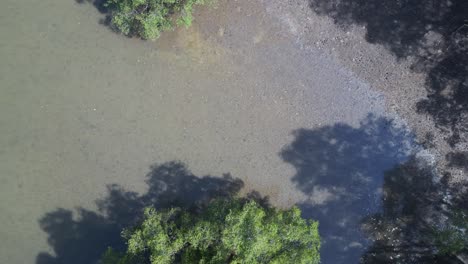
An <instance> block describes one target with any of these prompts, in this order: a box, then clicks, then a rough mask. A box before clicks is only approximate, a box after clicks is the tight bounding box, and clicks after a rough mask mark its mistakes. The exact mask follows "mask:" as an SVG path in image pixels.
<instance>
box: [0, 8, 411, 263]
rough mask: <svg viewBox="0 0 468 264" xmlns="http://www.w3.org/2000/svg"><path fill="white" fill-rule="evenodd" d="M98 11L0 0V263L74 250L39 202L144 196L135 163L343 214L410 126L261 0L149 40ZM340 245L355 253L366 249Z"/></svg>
mask: <svg viewBox="0 0 468 264" xmlns="http://www.w3.org/2000/svg"><path fill="white" fill-rule="evenodd" d="M101 19H103V14H100V13H99V11H98V10H97V9H96V8H95V7H94V6H93V5H92V4H89V3H83V4H79V3H76V2H75V1H73V0H61V1H57V0H42V1H35V0H24V1H13V0H5V1H4V2H3V3H2V8H1V9H0V32H1V33H2V34H1V35H2V37H1V38H0V55H1V56H0V57H1V60H0V93H1V96H0V212H1V213H0V222H1V223H2V225H1V227H0V237H1V239H2V241H3V242H2V246H1V247H0V263H12V264H14V263H18V264H19V263H65V262H64V259H66V257H65V258H63V256H62V259H61V260H60V259H59V260H58V261H56V262H52V261H49V262H47V261H42V262H41V261H40V260H39V259H36V258H37V256H38V254H39V253H40V252H43V254H50V256H52V257H51V258H53V256H56V255H58V254H61V253H63V252H66V251H67V250H72V249H70V248H67V247H73V246H74V245H73V244H70V245H66V244H65V245H60V241H57V237H51V236H50V234H48V232H47V230H49V231H50V229H45V228H44V226H42V228H41V225H40V221H41V219H43V217H44V216H45V215H46V214H47V213H48V212H53V211H54V210H57V209H58V208H64V209H66V210H73V209H74V208H76V207H83V208H87V210H96V209H97V207H96V204H95V200H96V199H99V198H103V197H105V196H106V194H107V192H106V190H107V189H106V185H108V184H114V183H115V184H119V185H121V186H123V187H124V188H126V189H127V190H132V191H136V192H140V193H142V192H145V190H146V189H147V185H146V184H145V175H146V174H147V173H148V172H149V170H150V166H151V165H152V164H155V163H157V164H161V163H164V162H168V161H173V160H178V161H181V162H183V163H185V164H186V165H187V167H188V169H189V170H190V171H191V172H192V173H193V174H194V175H215V176H216V175H222V174H223V173H230V174H231V175H232V176H233V177H235V178H239V179H241V180H242V181H243V182H244V190H243V192H244V193H246V192H248V191H252V190H256V191H258V192H260V193H261V194H262V195H267V196H269V199H270V201H271V203H273V204H275V205H277V206H281V207H287V206H290V205H292V204H295V203H299V204H301V205H304V208H309V209H310V208H311V207H312V209H310V210H312V211H313V210H314V206H316V207H317V206H318V207H320V209H321V210H322V209H324V208H325V207H326V204H327V202H329V201H338V200H339V199H349V196H346V195H344V194H343V193H344V192H346V191H348V192H351V191H352V192H356V193H358V194H359V195H358V196H359V197H361V198H359V199H360V200H359V202H358V203H354V204H353V205H350V207H347V208H346V210H351V211H353V212H352V213H351V215H352V214H353V213H355V214H357V216H356V218H355V219H351V220H349V219H348V220H349V222H350V223H351V224H356V223H357V222H358V220H359V219H360V217H363V216H365V215H368V214H371V213H373V212H375V211H378V210H379V209H378V207H379V203H380V202H379V197H380V196H379V194H378V189H379V188H380V186H381V185H382V183H383V173H384V171H386V170H388V169H390V168H392V167H393V166H395V165H396V164H398V163H400V162H403V161H405V160H406V159H407V157H408V155H409V152H410V148H411V147H410V145H411V144H412V143H411V140H412V139H411V136H410V135H409V134H407V133H406V131H405V129H404V126H402V125H401V123H402V122H392V121H390V119H391V118H390V117H388V115H386V114H385V106H384V103H385V102H384V97H383V96H382V95H381V94H379V93H377V92H375V91H373V90H372V89H371V87H369V86H368V85H367V84H366V83H365V82H363V81H361V80H359V79H358V78H356V77H354V75H353V74H352V73H351V72H349V71H348V70H347V69H346V68H343V67H342V66H341V65H340V64H339V63H337V62H335V61H333V60H332V59H330V58H327V57H326V56H324V55H322V54H321V53H320V52H318V51H314V50H310V49H309V50H305V49H301V47H300V45H299V44H298V43H296V42H295V41H294V38H293V37H292V36H290V35H289V33H288V32H287V30H285V28H283V24H282V23H280V21H281V19H280V20H277V19H276V18H272V17H270V16H269V15H267V14H266V13H265V12H264V11H263V7H262V6H261V4H260V3H256V2H255V1H252V2H249V3H247V1H245V2H242V1H228V2H226V1H220V2H218V3H217V4H216V5H215V6H212V7H203V8H200V9H199V10H198V12H197V14H196V22H195V24H194V26H193V27H191V28H190V29H178V30H176V31H175V32H170V33H166V34H164V35H163V36H162V37H161V39H159V40H158V41H155V42H151V41H147V42H145V41H141V40H138V39H130V38H126V37H123V36H121V35H118V34H116V33H114V32H112V31H111V30H109V28H107V27H106V26H104V25H102V24H100V23H99V21H100V20H101ZM380 142H386V143H388V144H384V145H379V143H380ZM373 148H374V149H373ZM397 148H398V150H397ZM335 157H336V158H335ZM350 157H352V158H350ZM315 172H317V173H316V174H314V173H315ZM336 175H341V176H339V177H338V176H336ZM343 177H344V178H343ZM366 177H367V178H366ZM363 179H364V180H363ZM369 181H370V182H371V183H369V184H368V182H369ZM364 182H365V183H364ZM353 184H354V185H356V184H357V185H359V186H363V184H364V185H365V186H366V187H363V188H361V189H359V190H356V188H355V186H354V185H353ZM350 186H354V187H350ZM347 188H349V189H347ZM366 192H368V193H367V194H366ZM369 193H370V194H369ZM363 195H364V196H366V197H367V198H362V197H363ZM346 197H348V198H346ZM355 207H357V209H355ZM333 208H334V207H331V208H328V209H330V210H332V209H333ZM336 208H338V209H340V210H341V209H343V208H340V207H336ZM309 209H308V210H309ZM306 214H307V213H306ZM309 215H311V216H315V215H316V214H314V213H313V212H311V213H309ZM334 217H336V216H334ZM315 218H320V219H319V220H324V221H327V217H326V216H324V215H322V216H318V215H317V216H315ZM328 220H330V219H328ZM77 221H79V220H77ZM49 225H50V226H52V228H53V223H49ZM329 228H332V229H333V227H329ZM352 228H356V227H355V226H354V227H352ZM326 232H329V231H327V230H325V236H327V233H326ZM332 233H333V232H332ZM55 234H57V233H55ZM322 235H323V234H322ZM64 236H66V235H64ZM334 237H336V234H335V235H334ZM48 239H49V240H48ZM324 239H325V240H327V239H328V238H327V237H325V238H324ZM347 239H350V238H349V237H348V238H347ZM62 240H64V241H66V238H63V237H62ZM345 242H346V243H347V244H348V245H351V247H354V249H353V250H355V252H357V253H356V254H354V253H353V254H351V255H352V257H355V258H357V257H356V256H359V252H361V251H362V250H363V249H364V248H365V246H364V245H362V243H360V242H356V241H351V240H350V241H348V240H346V241H345ZM328 245H335V244H333V243H329V244H328ZM324 247H325V248H327V247H328V248H330V246H327V243H325V244H324ZM348 249H349V247H348V248H346V250H348ZM340 250H341V249H340ZM343 250H344V249H343ZM83 254H84V255H86V253H85V252H83ZM59 257H60V256H59ZM59 257H58V258H59ZM324 260H327V256H324ZM352 262H353V261H352V259H351V262H347V263H352ZM68 263H75V262H68ZM328 263H332V262H331V261H329V262H328Z"/></svg>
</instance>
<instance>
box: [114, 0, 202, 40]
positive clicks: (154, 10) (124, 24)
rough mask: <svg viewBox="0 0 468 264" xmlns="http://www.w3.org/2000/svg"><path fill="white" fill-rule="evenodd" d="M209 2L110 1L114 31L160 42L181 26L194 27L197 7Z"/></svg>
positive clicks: (176, 0)
mask: <svg viewBox="0 0 468 264" xmlns="http://www.w3.org/2000/svg"><path fill="white" fill-rule="evenodd" d="M206 1H207V0H107V1H106V4H105V6H106V7H107V8H108V9H109V12H110V23H111V25H112V27H113V28H114V29H115V30H117V31H119V32H121V33H123V34H125V35H127V36H133V35H136V36H139V37H141V38H143V39H151V40H154V39H157V38H158V37H159V35H160V34H161V32H163V31H166V30H170V29H173V28H174V27H175V26H177V25H185V26H190V25H191V23H192V20H193V16H192V11H193V6H194V5H199V4H204V3H205V2H206Z"/></svg>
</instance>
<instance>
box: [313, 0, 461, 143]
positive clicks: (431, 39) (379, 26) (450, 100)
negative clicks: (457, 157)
mask: <svg viewBox="0 0 468 264" xmlns="http://www.w3.org/2000/svg"><path fill="white" fill-rule="evenodd" d="M310 6H311V8H312V9H313V10H314V11H315V12H316V13H318V14H320V15H327V16H329V17H331V18H332V19H333V20H334V21H335V23H336V24H338V25H340V26H342V27H345V28H346V27H349V26H351V25H360V26H365V29H366V40H367V41H368V42H370V43H375V44H380V45H383V46H384V47H386V48H387V49H388V50H390V51H391V52H392V53H393V54H394V55H395V56H396V57H398V58H408V57H413V58H416V62H415V63H414V65H413V70H414V71H417V72H423V73H425V74H426V76H427V77H426V89H427V98H425V99H423V100H421V101H420V102H418V103H417V110H418V112H420V113H423V114H429V115H430V116H431V117H432V119H433V120H434V122H435V123H436V125H437V126H438V127H439V128H440V129H441V130H442V131H445V132H446V133H447V137H446V138H447V142H449V143H450V144H451V145H452V147H454V146H455V145H456V144H457V143H460V142H467V141H468V138H463V137H464V136H463V135H464V133H465V137H466V133H467V132H468V1H466V0H399V1H396V0H310Z"/></svg>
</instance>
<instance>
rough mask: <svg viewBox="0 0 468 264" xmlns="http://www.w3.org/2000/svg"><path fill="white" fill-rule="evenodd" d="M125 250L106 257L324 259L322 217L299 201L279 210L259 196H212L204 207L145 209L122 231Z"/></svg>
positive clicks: (124, 260) (125, 263)
mask: <svg viewBox="0 0 468 264" xmlns="http://www.w3.org/2000/svg"><path fill="white" fill-rule="evenodd" d="M123 234H124V237H125V238H126V240H127V244H128V249H127V252H126V253H125V254H120V253H118V252H115V251H113V250H112V249H110V250H108V251H107V252H106V254H105V255H104V257H103V259H102V262H103V263H104V264H110V263H113V264H115V263H119V264H129V263H152V264H156V263H158V264H164V263H249V264H256V263H319V261H320V255H319V249H320V237H319V234H318V223H317V222H315V221H309V220H305V219H303V218H301V212H300V210H299V209H298V208H297V207H293V208H292V209H289V210H278V209H274V208H269V207H268V208H267V207H265V206H261V205H259V204H258V203H256V202H255V201H245V200H240V199H222V200H215V201H212V202H211V203H210V204H209V205H208V206H207V207H206V208H205V209H204V210H202V211H201V212H197V213H193V212H189V211H186V210H182V209H180V208H173V209H171V210H166V211H156V210H155V209H154V208H147V209H146V210H145V218H144V221H143V223H142V224H141V225H139V226H138V227H136V228H134V229H132V230H126V231H124V232H123Z"/></svg>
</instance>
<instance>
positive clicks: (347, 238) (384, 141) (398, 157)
mask: <svg viewBox="0 0 468 264" xmlns="http://www.w3.org/2000/svg"><path fill="white" fill-rule="evenodd" d="M294 136H295V139H294V141H293V142H292V143H291V144H290V145H288V146H286V147H285V148H284V149H283V150H282V152H281V154H280V155H281V157H282V158H283V160H284V161H285V162H287V163H290V164H292V165H293V166H294V167H295V168H296V175H295V176H294V177H293V178H292V181H293V182H294V183H295V184H296V186H297V188H298V189H299V190H300V191H302V192H303V193H304V194H306V195H307V196H308V197H309V199H308V201H306V202H304V203H303V204H302V205H300V207H301V208H302V210H303V214H304V216H305V217H307V218H313V219H315V220H318V221H319V223H320V226H319V231H320V235H321V237H322V242H323V243H322V251H321V258H322V263H325V264H327V263H333V264H339V263H358V262H359V259H360V257H361V255H362V254H363V253H364V252H365V250H366V248H367V247H368V246H369V244H370V241H369V240H368V239H366V237H365V235H364V233H363V232H362V230H361V222H362V220H363V219H364V218H366V217H369V216H371V215H373V214H375V213H378V212H380V211H381V210H382V199H381V197H382V186H383V185H384V172H385V171H388V170H390V169H392V168H394V167H395V166H398V165H399V164H402V163H404V162H406V161H407V160H408V159H409V158H410V155H411V150H412V148H413V137H412V135H411V134H409V133H408V132H407V130H405V129H404V128H402V127H399V126H398V125H397V124H395V122H393V121H391V120H388V119H386V118H382V117H376V116H373V115H369V116H368V117H367V118H366V119H365V120H363V121H362V122H361V124H360V126H359V127H351V126H349V125H346V124H335V125H333V126H324V127H321V128H318V129H313V130H310V129H299V130H297V131H295V132H294Z"/></svg>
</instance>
